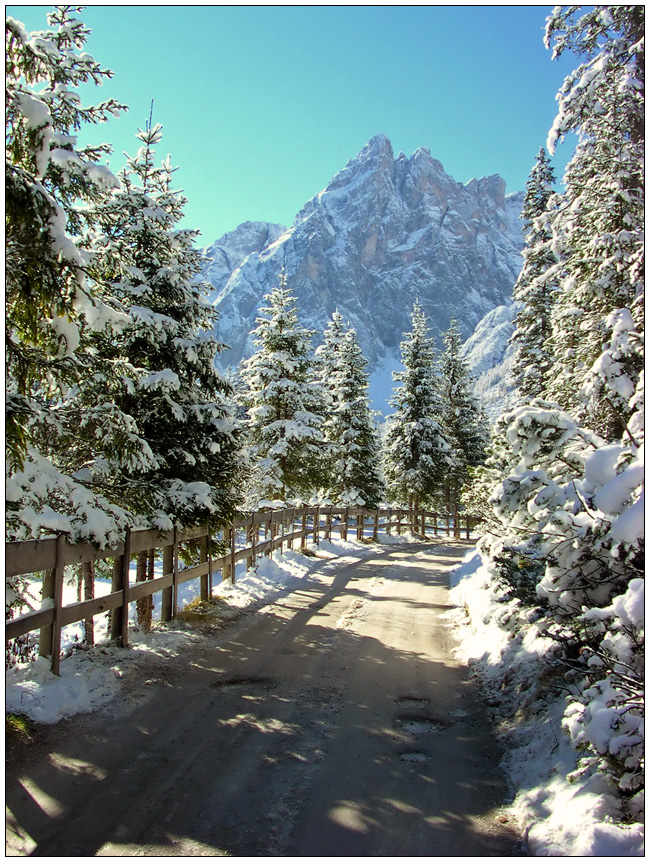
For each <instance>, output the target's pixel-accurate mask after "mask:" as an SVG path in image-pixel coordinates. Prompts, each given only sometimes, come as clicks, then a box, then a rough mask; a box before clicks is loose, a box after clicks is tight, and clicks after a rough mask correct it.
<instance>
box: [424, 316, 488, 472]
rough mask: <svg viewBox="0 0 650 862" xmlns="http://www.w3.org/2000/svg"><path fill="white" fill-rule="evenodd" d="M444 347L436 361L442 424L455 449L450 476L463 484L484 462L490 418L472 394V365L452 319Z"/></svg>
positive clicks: (444, 340)
mask: <svg viewBox="0 0 650 862" xmlns="http://www.w3.org/2000/svg"><path fill="white" fill-rule="evenodd" d="M443 343H444V346H445V349H444V351H443V353H442V354H441V356H440V359H439V362H438V364H437V380H438V391H439V393H440V425H441V428H442V433H443V435H444V437H445V439H446V440H447V442H448V443H449V445H450V447H451V449H452V453H451V458H452V464H451V468H450V477H452V478H453V479H454V480H456V481H457V482H458V483H460V484H461V485H462V484H464V482H466V481H467V478H468V476H469V472H468V471H469V468H470V467H476V466H478V465H479V464H482V463H483V461H484V460H485V451H486V447H487V444H488V440H489V422H488V419H487V417H486V416H485V414H483V413H482V411H481V409H480V407H479V405H478V403H477V401H476V399H475V398H474V396H473V395H472V379H471V375H470V371H469V365H468V364H467V362H466V361H465V360H464V359H463V357H462V354H461V347H462V336H461V334H460V328H459V326H458V321H456V320H452V321H451V322H450V324H449V329H448V330H447V331H446V332H444V333H443Z"/></svg>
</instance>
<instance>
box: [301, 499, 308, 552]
mask: <svg viewBox="0 0 650 862" xmlns="http://www.w3.org/2000/svg"><path fill="white" fill-rule="evenodd" d="M306 547H307V507H306V506H305V507H304V508H303V510H302V536H301V537H300V549H301V550H304V549H305V548H306Z"/></svg>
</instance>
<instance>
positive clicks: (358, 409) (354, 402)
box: [322, 315, 384, 508]
mask: <svg viewBox="0 0 650 862" xmlns="http://www.w3.org/2000/svg"><path fill="white" fill-rule="evenodd" d="M338 316H339V318H340V315H338ZM340 325H341V322H340V320H337V321H335V320H333V321H332V324H330V327H329V328H328V329H329V333H328V336H327V337H326V342H325V343H326V344H327V345H331V344H332V342H333V340H334V338H333V335H334V332H335V331H337V330H338V328H339V326H340ZM337 345H338V349H337V350H336V352H335V355H334V358H333V355H332V353H325V352H323V354H322V359H323V362H324V364H325V363H327V365H328V367H329V369H330V370H329V371H328V379H329V381H330V387H331V396H330V403H331V406H330V414H329V416H328V418H327V419H326V421H325V424H324V434H325V443H326V444H329V450H328V459H329V462H330V471H329V482H328V487H327V496H328V497H330V498H331V499H332V500H333V501H334V502H335V503H339V504H342V505H346V506H348V505H361V506H366V507H368V508H376V507H377V506H378V505H379V503H380V502H381V500H382V497H383V494H384V485H383V481H382V477H381V472H380V467H379V462H380V444H379V436H378V433H377V429H376V427H375V424H374V422H373V419H372V414H371V411H370V406H369V399H368V375H367V373H366V370H365V369H366V367H367V365H368V363H367V361H366V360H365V359H364V357H363V354H362V352H361V348H360V347H359V342H358V340H357V335H356V332H355V331H354V329H348V330H347V332H345V334H344V335H343V336H342V337H340V338H338V341H337Z"/></svg>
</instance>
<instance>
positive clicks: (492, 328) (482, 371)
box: [463, 303, 518, 421]
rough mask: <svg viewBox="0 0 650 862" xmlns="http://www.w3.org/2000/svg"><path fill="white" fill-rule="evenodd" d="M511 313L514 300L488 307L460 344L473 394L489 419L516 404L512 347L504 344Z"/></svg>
mask: <svg viewBox="0 0 650 862" xmlns="http://www.w3.org/2000/svg"><path fill="white" fill-rule="evenodd" d="M515 314H516V306H515V304H514V303H510V304H509V305H499V306H498V307H497V308H494V309H492V311H489V312H488V313H487V314H486V315H485V317H484V318H483V319H482V320H481V321H480V322H479V324H478V326H477V327H476V329H475V330H474V333H473V334H472V335H471V336H470V338H468V339H467V341H466V342H465V344H464V345H463V355H464V357H465V359H466V360H467V361H468V362H469V366H470V369H471V372H472V374H473V375H474V377H475V378H476V383H475V386H474V394H475V395H476V397H477V398H478V401H479V403H480V405H481V407H482V408H483V409H484V410H485V412H486V413H487V415H488V417H489V418H490V420H491V421H494V420H495V419H496V418H497V417H498V416H499V415H500V414H501V413H503V411H504V410H506V409H508V408H509V407H514V406H516V404H517V398H518V395H517V390H516V387H515V385H514V382H513V380H512V360H513V355H514V349H513V347H512V346H511V345H509V344H508V341H509V339H510V337H511V336H512V333H513V332H514V329H515V324H514V319H515Z"/></svg>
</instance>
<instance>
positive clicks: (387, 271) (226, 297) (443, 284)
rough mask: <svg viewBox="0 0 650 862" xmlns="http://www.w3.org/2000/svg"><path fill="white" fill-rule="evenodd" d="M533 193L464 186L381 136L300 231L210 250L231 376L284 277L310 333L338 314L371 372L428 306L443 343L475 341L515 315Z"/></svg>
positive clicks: (228, 239)
mask: <svg viewBox="0 0 650 862" xmlns="http://www.w3.org/2000/svg"><path fill="white" fill-rule="evenodd" d="M522 202H523V193H522V192H518V193H516V194H514V195H508V196H506V194H505V181H504V180H502V179H501V177H499V176H491V177H485V178H483V179H480V180H475V179H473V180H470V182H469V183H467V184H466V185H461V184H460V183H457V182H455V180H453V179H452V178H451V177H450V176H449V175H448V174H446V173H445V171H444V169H443V167H442V165H441V164H440V162H438V161H436V160H435V159H433V158H432V157H431V155H430V153H429V151H428V150H427V149H425V148H421V149H419V150H417V151H416V152H415V153H414V154H413V155H412V156H411V157H410V158H407V157H406V156H405V155H403V154H402V153H400V154H399V155H398V156H397V158H395V157H394V155H393V150H392V147H391V143H390V141H389V140H388V138H387V137H385V136H384V135H378V136H376V137H374V138H372V140H371V141H370V142H369V143H368V144H367V146H365V147H364V148H363V150H362V151H361V152H360V153H359V155H358V156H357V157H356V158H354V159H352V160H351V161H350V162H349V163H348V164H347V165H346V166H345V168H344V169H343V170H342V171H340V173H338V174H337V175H336V176H335V177H334V178H333V179H332V180H331V182H330V183H329V185H328V186H327V188H326V189H325V190H324V191H322V192H320V193H319V194H318V195H316V196H315V197H314V198H312V199H311V200H310V201H309V202H308V203H307V204H305V206H304V207H303V209H302V210H301V211H300V212H299V213H298V215H297V216H296V218H295V221H294V223H293V226H292V227H291V228H289V229H288V230H284V229H283V228H282V227H281V226H279V225H267V224H265V223H259V222H255V223H251V222H246V223H245V224H244V225H241V226H240V227H238V228H236V230H234V231H232V232H230V233H228V234H226V235H225V236H224V237H222V238H221V239H220V240H218V241H217V242H216V243H214V244H213V245H212V246H210V247H209V248H207V249H205V250H204V253H205V255H206V258H207V257H210V258H212V262H206V266H205V269H204V270H203V273H202V278H203V280H205V281H209V282H210V283H211V284H212V286H213V288H214V294H213V301H214V302H215V305H216V306H217V308H218V310H219V312H220V316H221V319H220V321H219V324H218V335H219V337H220V339H221V340H222V341H224V342H225V343H226V344H228V345H229V347H230V350H229V351H227V352H225V353H224V354H222V357H221V361H222V362H223V363H224V364H226V365H227V364H232V365H234V364H236V363H237V362H239V360H240V359H241V358H242V357H244V356H247V355H250V353H251V352H252V350H253V345H252V343H251V340H250V338H249V333H250V330H251V329H252V328H253V327H254V326H255V318H256V316H257V311H258V308H259V307H260V305H261V304H262V298H263V296H264V294H266V293H268V292H269V291H270V290H271V289H272V288H273V287H274V286H276V285H277V284H278V279H279V276H280V273H281V271H282V269H283V268H284V269H285V271H286V275H287V280H288V284H289V286H290V287H291V288H292V289H293V290H294V292H295V294H296V296H297V299H298V310H299V316H300V321H301V323H302V324H303V325H305V326H307V327H309V328H311V329H314V330H316V335H315V338H314V345H316V344H317V343H318V342H319V341H320V338H321V336H322V332H323V330H324V329H325V327H326V325H327V323H328V321H329V319H330V316H331V314H332V312H333V311H334V310H335V309H337V308H338V309H339V311H340V312H341V313H342V314H343V316H344V319H345V320H346V321H349V322H350V323H351V324H352V325H353V326H354V327H355V328H356V330H357V333H358V335H359V339H360V342H361V345H362V348H363V351H364V354H365V356H366V357H367V358H368V359H369V360H370V364H371V369H373V370H375V371H377V370H379V369H381V368H382V367H383V365H384V364H385V363H386V362H387V361H388V359H389V357H392V356H394V354H395V353H396V351H397V349H398V346H399V343H400V341H401V339H402V336H403V333H404V332H405V331H406V330H407V329H408V328H409V327H410V318H409V313H410V311H411V309H412V307H413V303H414V301H415V299H416V298H419V299H420V302H421V303H422V305H423V307H424V309H425V311H426V313H427V315H428V316H429V319H430V323H431V327H432V330H433V332H434V333H435V334H436V335H438V334H439V333H440V332H442V331H444V330H445V329H447V327H448V326H449V321H450V320H451V318H452V317H455V318H456V319H457V320H458V321H459V323H460V327H461V331H462V332H463V335H464V336H465V337H468V336H470V335H471V334H472V332H473V331H474V328H475V326H476V324H477V323H478V322H479V321H480V320H481V319H482V318H483V317H484V315H485V314H486V313H487V312H488V311H490V310H491V309H492V308H495V307H496V306H499V305H502V304H504V303H507V302H508V300H509V299H510V296H511V293H512V286H513V284H514V282H515V280H516V277H517V275H518V273H519V270H520V268H521V259H520V252H521V249H522V247H523V241H522V236H521V224H520V222H519V213H520V211H521V205H522Z"/></svg>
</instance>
